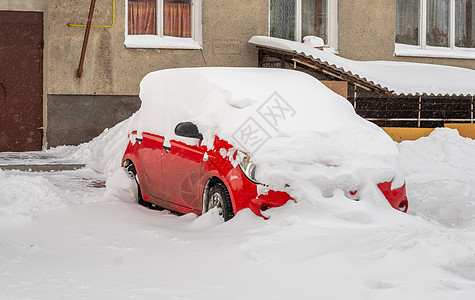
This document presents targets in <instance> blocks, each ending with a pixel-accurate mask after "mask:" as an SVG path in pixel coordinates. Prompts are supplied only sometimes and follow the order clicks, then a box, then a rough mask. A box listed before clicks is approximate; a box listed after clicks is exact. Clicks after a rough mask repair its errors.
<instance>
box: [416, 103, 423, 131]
mask: <svg viewBox="0 0 475 300" xmlns="http://www.w3.org/2000/svg"><path fill="white" fill-rule="evenodd" d="M421 107H422V96H419V113H418V114H417V127H421Z"/></svg>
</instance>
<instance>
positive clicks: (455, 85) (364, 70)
mask: <svg viewBox="0 0 475 300" xmlns="http://www.w3.org/2000/svg"><path fill="white" fill-rule="evenodd" d="M249 43H251V44H254V45H257V46H263V47H268V48H274V49H279V50H284V51H288V52H296V53H298V54H303V55H305V56H310V57H312V58H313V59H316V60H319V61H321V62H323V63H327V64H328V65H330V66H335V67H336V68H338V69H341V70H343V71H344V72H349V73H351V74H353V75H356V76H358V77H360V78H364V79H366V80H367V81H369V82H373V83H374V84H375V85H380V86H382V87H383V88H387V89H388V90H389V91H393V92H394V93H396V94H403V95H410V94H412V95H416V94H420V95H422V94H428V95H431V94H434V95H439V94H440V95H474V94H475V88H474V87H473V85H470V84H467V83H469V82H475V71H474V70H470V69H465V68H458V67H449V66H441V65H430V64H420V63H408V62H394V61H354V60H350V59H346V58H343V57H340V56H338V55H335V54H332V53H329V52H325V51H320V50H317V49H315V48H313V47H311V46H308V45H306V44H303V43H299V42H294V41H289V40H284V39H278V38H273V37H267V36H254V37H252V38H251V39H250V40H249Z"/></svg>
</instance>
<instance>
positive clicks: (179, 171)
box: [123, 68, 408, 221]
mask: <svg viewBox="0 0 475 300" xmlns="http://www.w3.org/2000/svg"><path fill="white" fill-rule="evenodd" d="M302 76H304V77H302ZM293 77H295V79H296V80H297V81H296V82H300V81H301V80H302V79H304V80H303V81H305V82H304V83H303V85H304V86H305V85H309V84H310V85H315V86H316V87H312V88H315V91H317V92H318V91H323V92H322V94H323V95H325V97H330V98H331V97H334V94H332V92H329V91H327V90H326V88H325V87H323V85H321V83H320V82H318V81H317V80H315V79H313V78H311V77H310V76H308V75H306V74H303V73H299V72H294V71H290V72H289V71H288V70H276V69H272V70H269V69H232V68H231V69H222V68H215V69H206V68H202V69H176V70H164V71H158V72H154V73H151V74H149V75H147V76H146V77H145V78H144V80H143V81H142V83H141V93H140V97H141V99H142V102H143V103H142V107H141V109H140V110H139V112H138V113H137V115H136V116H135V120H134V124H133V125H132V128H131V131H130V133H129V144H128V146H127V149H126V151H125V154H124V156H123V167H124V168H125V169H126V170H127V172H128V174H129V175H130V176H131V177H133V178H135V180H136V181H137V184H138V186H139V195H138V201H139V203H141V204H143V205H145V206H148V207H151V208H153V207H161V208H165V209H169V210H171V211H175V212H178V213H182V214H185V213H195V214H197V215H201V214H203V213H205V212H207V211H209V210H210V209H212V208H215V207H216V208H217V209H218V212H219V214H220V215H221V216H222V217H223V219H224V220H225V221H227V220H229V219H231V218H232V217H233V216H234V215H235V213H237V212H238V211H240V210H242V209H245V208H250V209H251V210H252V211H253V212H254V213H255V214H256V215H258V216H263V215H262V213H261V212H262V211H265V210H267V209H269V208H271V207H278V206H282V205H284V204H285V203H286V202H287V201H289V200H292V197H291V196H290V195H289V193H288V192H287V191H288V189H289V187H290V186H289V184H284V185H281V186H280V188H279V189H278V190H274V189H272V188H266V185H265V184H269V182H265V184H263V183H260V180H258V179H257V178H256V177H257V174H258V172H256V164H255V163H254V162H253V159H254V158H255V157H256V158H261V159H264V160H265V158H269V157H271V156H272V155H273V154H272V151H268V152H269V154H267V153H266V149H272V148H270V147H273V149H275V148H276V147H275V145H273V144H275V143H277V145H279V143H280V139H281V137H279V135H274V136H272V135H271V134H267V135H263V134H264V133H266V132H265V131H266V130H265V128H264V127H265V126H267V127H266V128H267V131H271V130H274V131H275V132H279V133H282V132H286V130H288V129H287V128H290V127H286V126H287V125H286V124H284V123H283V122H282V123H280V124H279V123H278V122H277V121H283V119H282V115H280V118H279V119H278V118H276V117H275V116H276V115H275V114H274V115H273V118H274V119H273V120H272V114H269V113H267V112H268V111H271V109H272V108H275V107H280V111H281V112H284V113H287V117H288V118H287V119H286V120H285V121H289V120H290V118H291V115H292V113H293V114H294V115H295V117H293V118H295V120H297V119H296V118H297V117H298V115H296V114H298V113H299V111H298V110H297V109H298V108H299V104H298V103H297V102H298V101H295V102H290V100H291V99H290V95H291V94H288V95H289V96H286V99H289V101H285V100H284V99H283V98H282V97H280V96H279V98H272V97H270V98H268V97H266V96H264V97H261V98H259V97H258V96H254V95H255V93H259V92H262V94H264V92H263V91H264V90H265V89H264V88H262V87H263V86H266V85H269V87H268V88H269V91H270V90H272V88H273V85H275V86H274V87H275V88H276V89H277V90H278V92H279V93H280V94H286V93H285V92H284V91H283V90H282V89H281V88H280V85H281V84H279V80H288V78H293ZM309 77H310V78H309ZM262 78H264V79H262ZM286 78H287V79H286ZM260 79H262V82H261V83H260V84H259V87H255V86H256V82H258V81H259V80H260ZM307 81H308V82H307ZM177 82H178V83H179V84H180V87H178V88H177V87H174V85H176V84H177ZM236 85H237V86H238V87H239V88H238V89H234V88H233V87H234V86H236ZM243 86H249V89H250V90H251V92H249V93H247V94H246V96H245V97H244V96H243V95H241V94H240V93H243V90H242V87H243ZM163 90H165V91H163ZM202 90H203V91H202ZM230 91H231V92H234V93H231V94H232V95H234V94H239V95H238V96H236V98H235V99H234V98H233V96H229V94H230ZM315 91H313V90H312V91H311V92H312V93H314V92H315ZM246 92H247V91H246ZM280 94H277V95H280ZM286 95H287V94H286ZM251 97H252V99H251V100H249V98H251ZM274 97H276V96H275V95H274ZM190 98H196V102H198V103H199V104H196V103H194V102H193V103H192V101H190V100H189V99H190ZM254 98H256V99H257V98H259V99H260V100H256V101H254ZM157 99H158V100H157ZM233 99H234V100H233ZM236 99H237V100H236ZM242 99H244V100H242ZM246 99H247V100H246ZM269 99H271V100H269ZM221 101H222V102H221ZM266 101H267V102H266ZM269 101H271V102H269ZM272 101H273V102H272ZM279 101H280V102H279ZM337 101H341V100H340V99H338V100H337ZM182 102H184V103H185V105H183V106H181V108H180V109H177V106H179V107H180V105H179V104H180V103H182ZM343 102H346V103H348V102H347V101H346V100H345V101H341V103H343ZM222 103H224V104H222ZM263 103H264V104H266V103H267V104H268V107H264V106H263ZM338 103H339V104H338V105H343V107H344V110H345V111H346V110H348V107H347V106H348V105H349V104H348V105H347V104H346V103H343V104H341V103H340V102H338ZM292 104H293V105H292ZM193 105H195V106H196V107H195V108H193V107H192V106H193ZM206 105H209V106H206ZM220 105H222V106H220ZM312 105H313V104H312ZM349 106H350V111H348V112H345V113H348V114H354V111H353V112H351V105H349ZM207 107H210V109H209V110H207ZM263 107H264V108H265V109H262V108H263ZM293 107H296V109H295V110H294V108H293ZM251 108H253V109H251ZM228 110H229V115H227V111H228ZM243 110H247V112H246V113H243ZM259 110H260V111H259ZM308 110H309V108H308V107H307V109H305V111H308ZM214 111H216V112H218V113H219V114H217V116H219V117H216V118H214V117H210V116H209V114H211V115H213V112H214ZM260 112H262V113H261V114H260V116H261V119H257V116H259V113H260ZM223 114H224V116H223ZM235 115H242V118H241V119H239V118H238V119H239V120H242V123H239V122H236V121H235V120H232V119H233V118H234V116H235ZM354 115H356V114H354ZM249 116H250V117H249ZM253 116H254V117H253ZM266 116H267V117H269V120H267V121H271V122H272V121H276V122H275V123H274V124H271V123H269V124H270V125H277V126H274V129H272V127H271V126H270V125H269V124H266V125H264V123H265V122H266ZM246 117H248V118H247V119H246ZM301 117H302V118H305V116H304V113H301ZM352 118H353V117H352ZM355 118H358V120H357V121H356V122H362V121H360V120H359V119H361V118H359V117H355ZM346 119H348V118H346ZM259 120H260V121H259ZM295 120H294V121H295ZM363 121H364V120H363ZM246 122H247V123H246ZM259 122H260V123H259ZM364 122H366V121H364ZM195 123H197V124H199V126H198V125H197V124H195ZM294 123H295V122H294ZM297 123H299V124H300V123H301V121H298V122H297ZM313 123H314V122H312V124H313ZM251 125H254V126H255V125H257V126H258V127H256V128H259V127H261V129H262V130H263V133H261V138H260V139H254V140H253V141H254V143H249V138H248V139H247V140H242V139H239V134H236V133H239V132H240V131H239V130H242V129H243V128H244V129H246V130H249V126H251ZM279 126H280V127H279ZM364 126H366V127H368V126H370V125H367V124H366V125H364ZM371 126H372V125H371ZM354 127H355V126H354V124H351V128H354ZM366 127H365V128H366ZM292 128H294V127H292ZM307 129H308V128H307ZM292 130H293V129H292ZM364 130H366V131H367V129H364ZM371 130H375V132H377V135H379V134H381V133H380V132H379V131H377V130H376V129H373V128H372V127H371ZM242 132H244V131H242ZM248 132H255V131H248ZM292 132H293V131H292ZM371 132H372V131H371ZM371 134H372V136H373V138H374V135H375V134H374V133H373V132H372V133H371ZM362 136H363V135H362ZM300 139H301V138H300ZM296 140H297V139H296ZM255 141H260V142H262V143H261V144H260V145H257V143H256V142H255ZM246 142H247V144H246ZM304 142H306V141H304ZM384 143H386V142H384ZM307 144H309V145H313V144H315V143H307ZM256 146H257V147H256ZM285 146H288V145H283V147H282V149H284V148H285ZM282 151H283V153H290V152H285V150H282ZM303 156H305V155H303ZM251 157H252V159H251ZM283 157H284V160H285V156H283ZM322 157H323V156H322ZM344 164H346V163H344V162H343V163H342V165H344ZM263 165H265V163H263ZM319 168H320V169H322V168H332V169H335V166H334V163H332V164H329V163H327V162H325V163H320V162H319V163H318V164H316V166H315V170H316V171H315V172H317V171H318V170H320V169H319ZM269 170H270V169H269ZM273 170H277V171H279V170H281V169H279V168H278V167H275V168H274V169H273ZM310 170H312V169H310ZM324 171H325V170H324V169H323V171H322V172H324ZM280 173H282V172H280ZM384 174H386V175H385V176H386V177H381V178H388V179H387V180H384V181H383V180H382V181H380V182H379V183H378V184H377V186H378V187H379V189H380V190H381V192H382V194H384V196H385V197H386V198H387V200H388V201H389V203H390V204H391V206H392V207H394V208H395V209H398V210H401V211H403V212H406V211H407V207H408V202H407V198H406V193H405V185H404V184H403V185H399V186H396V187H394V184H392V183H391V181H392V178H393V177H394V176H395V175H394V174H395V173H394V174H393V173H391V174H392V175H387V174H388V171H387V170H385V172H384ZM388 176H389V177H388ZM263 177H264V178H265V176H263ZM283 180H286V179H283ZM355 182H356V181H355ZM358 182H359V181H358ZM290 185H291V183H290ZM360 185H361V186H363V183H361V182H359V183H356V184H346V183H345V182H341V180H340V182H339V183H338V184H336V185H335V188H341V189H345V190H346V191H345V192H346V194H347V195H348V198H352V199H358V198H359V195H358V189H359V186H360ZM262 190H264V192H262Z"/></svg>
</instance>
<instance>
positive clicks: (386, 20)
mask: <svg viewBox="0 0 475 300" xmlns="http://www.w3.org/2000/svg"><path fill="white" fill-rule="evenodd" d="M338 10H339V12H338V19H339V21H338V23H339V26H338V31H339V39H338V42H339V49H338V50H339V53H340V55H341V56H343V57H346V58H350V59H355V60H394V61H407V62H418V63H429V64H440V65H450V66H457V67H465V68H470V69H475V60H474V59H452V58H422V57H403V56H394V45H395V44H394V43H395V42H394V39H395V31H396V1H395V0H378V1H372V0H339V2H338Z"/></svg>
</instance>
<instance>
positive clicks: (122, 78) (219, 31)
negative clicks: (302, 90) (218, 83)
mask: <svg viewBox="0 0 475 300" xmlns="http://www.w3.org/2000/svg"><path fill="white" fill-rule="evenodd" d="M113 1H114V0H97V1H96V8H95V11H94V18H93V25H111V23H112V4H113ZM115 1H116V8H115V23H114V25H113V26H112V27H111V28H91V33H90V36H89V43H88V47H87V51H86V57H85V61H84V71H83V75H82V77H81V79H78V78H77V76H76V73H77V69H78V66H79V59H80V55H81V49H82V43H83V39H84V31H85V28H84V27H69V26H68V25H67V24H68V23H77V24H86V22H87V16H88V13H89V7H90V0H51V1H49V20H50V24H49V29H50V36H49V37H50V38H49V45H50V51H49V54H48V55H49V62H50V63H49V65H48V70H47V72H48V75H49V78H50V80H49V85H48V94H63V95H65V94H89V95H137V94H138V93H139V83H140V80H141V79H142V78H143V76H144V75H145V74H147V73H149V72H151V71H155V70H159V69H164V68H174V67H200V66H257V50H256V49H255V47H253V46H251V45H249V44H248V43H247V41H248V40H249V39H250V38H251V37H252V36H253V35H257V34H261V35H265V34H267V15H268V2H267V1H252V2H251V3H252V5H250V2H248V1H231V0H203V1H202V24H203V31H202V32H203V35H202V36H203V50H176V49H173V50H168V49H131V48H126V47H125V46H124V38H125V35H124V31H125V29H126V20H125V9H126V0H115Z"/></svg>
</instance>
